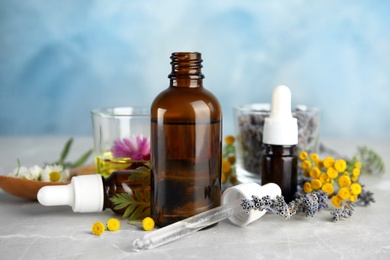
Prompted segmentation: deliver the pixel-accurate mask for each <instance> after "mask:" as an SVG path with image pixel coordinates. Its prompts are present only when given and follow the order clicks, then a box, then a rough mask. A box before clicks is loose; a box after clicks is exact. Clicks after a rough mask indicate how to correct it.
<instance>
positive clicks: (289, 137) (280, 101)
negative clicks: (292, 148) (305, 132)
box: [263, 86, 298, 145]
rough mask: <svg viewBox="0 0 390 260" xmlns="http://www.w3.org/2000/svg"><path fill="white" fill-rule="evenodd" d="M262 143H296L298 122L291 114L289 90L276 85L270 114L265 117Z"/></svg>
mask: <svg viewBox="0 0 390 260" xmlns="http://www.w3.org/2000/svg"><path fill="white" fill-rule="evenodd" d="M263 143H265V144H273V145H296V144H297V143H298V123H297V119H296V118H294V117H292V114H291V91H290V89H289V88H288V87H286V86H278V87H276V88H275V89H274V91H273V93H272V108H271V115H270V116H269V117H266V118H265V121H264V129H263Z"/></svg>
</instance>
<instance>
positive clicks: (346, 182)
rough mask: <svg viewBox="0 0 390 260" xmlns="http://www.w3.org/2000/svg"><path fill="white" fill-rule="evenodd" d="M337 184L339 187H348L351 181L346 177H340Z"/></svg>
mask: <svg viewBox="0 0 390 260" xmlns="http://www.w3.org/2000/svg"><path fill="white" fill-rule="evenodd" d="M337 183H338V184H339V185H340V187H348V186H349V185H351V179H350V178H349V176H348V175H342V176H340V178H339V179H338V181H337Z"/></svg>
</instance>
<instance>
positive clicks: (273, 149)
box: [263, 144, 297, 157]
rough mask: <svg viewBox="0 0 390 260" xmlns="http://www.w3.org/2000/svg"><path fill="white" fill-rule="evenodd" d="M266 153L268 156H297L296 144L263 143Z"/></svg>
mask: <svg viewBox="0 0 390 260" xmlns="http://www.w3.org/2000/svg"><path fill="white" fill-rule="evenodd" d="M263 146H264V154H265V155H266V156H278V157H286V156H289V157H290V156H291V157H295V156H296V149H297V148H296V145H272V144H263Z"/></svg>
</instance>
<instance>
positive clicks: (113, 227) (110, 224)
mask: <svg viewBox="0 0 390 260" xmlns="http://www.w3.org/2000/svg"><path fill="white" fill-rule="evenodd" d="M120 227H121V223H120V222H119V220H118V219H116V218H110V219H109V220H108V221H107V228H108V230H110V231H117V230H119V228H120Z"/></svg>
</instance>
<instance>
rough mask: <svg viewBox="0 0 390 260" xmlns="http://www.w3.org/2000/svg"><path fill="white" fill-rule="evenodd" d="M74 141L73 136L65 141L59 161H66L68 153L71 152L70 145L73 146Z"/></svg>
mask: <svg viewBox="0 0 390 260" xmlns="http://www.w3.org/2000/svg"><path fill="white" fill-rule="evenodd" d="M72 143H73V138H70V139H69V140H68V141H67V142H66V143H65V146H64V148H63V150H62V152H61V155H60V159H59V160H58V162H59V163H61V164H62V163H64V162H65V159H66V157H67V156H68V153H69V150H70V147H71V146H72Z"/></svg>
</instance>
